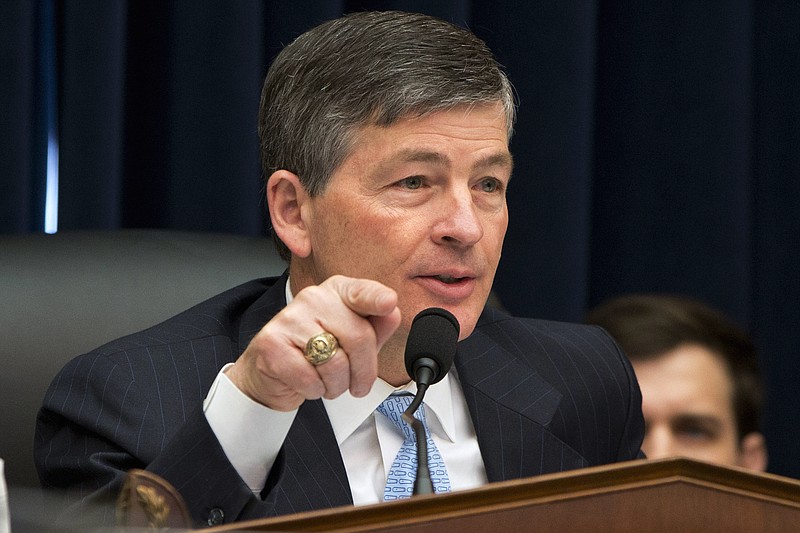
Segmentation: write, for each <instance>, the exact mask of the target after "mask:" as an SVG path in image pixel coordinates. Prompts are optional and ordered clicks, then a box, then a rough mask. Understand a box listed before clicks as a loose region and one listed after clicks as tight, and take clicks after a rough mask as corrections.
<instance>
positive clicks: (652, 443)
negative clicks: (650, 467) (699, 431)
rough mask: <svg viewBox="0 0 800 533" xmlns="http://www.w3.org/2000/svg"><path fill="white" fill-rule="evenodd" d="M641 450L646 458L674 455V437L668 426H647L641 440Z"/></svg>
mask: <svg viewBox="0 0 800 533" xmlns="http://www.w3.org/2000/svg"><path fill="white" fill-rule="evenodd" d="M642 451H643V452H644V453H645V455H647V458H648V459H660V458H663V457H674V456H675V455H676V454H677V449H676V446H675V439H674V437H673V435H672V432H671V431H670V430H669V428H665V427H661V426H657V427H649V428H648V429H647V434H646V435H645V436H644V442H642Z"/></svg>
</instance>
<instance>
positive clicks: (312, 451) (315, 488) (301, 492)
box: [266, 400, 353, 514]
mask: <svg viewBox="0 0 800 533" xmlns="http://www.w3.org/2000/svg"><path fill="white" fill-rule="evenodd" d="M275 466H276V467H277V468H275V467H273V470H272V473H271V475H270V479H268V480H267V488H266V490H267V493H269V494H270V499H272V502H271V504H272V505H271V507H272V508H273V509H274V512H275V514H288V513H299V512H303V511H310V510H313V509H321V508H326V507H338V506H342V505H352V504H353V496H352V494H351V493H350V484H349V482H348V480H347V472H346V470H345V468H344V463H343V461H342V456H341V454H340V453H339V446H338V444H337V443H336V437H335V435H334V433H333V429H332V428H331V423H330V420H329V419H328V414H327V413H326V411H325V406H324V405H323V403H322V402H321V401H319V400H315V401H306V402H304V403H303V404H302V405H301V406H300V409H299V410H298V413H297V417H296V418H295V421H294V424H293V425H292V428H291V429H290V430H289V434H288V435H287V437H286V441H285V442H284V446H283V451H282V452H281V454H280V456H279V458H278V462H277V463H276V465H275Z"/></svg>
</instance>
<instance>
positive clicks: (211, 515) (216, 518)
mask: <svg viewBox="0 0 800 533" xmlns="http://www.w3.org/2000/svg"><path fill="white" fill-rule="evenodd" d="M224 521H225V513H224V512H222V509H220V508H219V507H214V508H213V509H211V510H210V511H209V512H208V525H209V526H218V525H220V524H222V523H223V522H224Z"/></svg>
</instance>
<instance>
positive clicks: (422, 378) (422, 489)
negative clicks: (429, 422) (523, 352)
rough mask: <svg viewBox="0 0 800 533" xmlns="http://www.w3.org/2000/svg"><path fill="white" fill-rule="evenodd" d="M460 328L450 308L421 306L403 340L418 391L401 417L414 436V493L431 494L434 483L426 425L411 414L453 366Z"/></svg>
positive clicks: (409, 369)
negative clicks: (429, 390)
mask: <svg viewBox="0 0 800 533" xmlns="http://www.w3.org/2000/svg"><path fill="white" fill-rule="evenodd" d="M460 331H461V328H460V326H459V325H458V320H456V317H454V316H453V314H452V313H451V312H450V311H447V310H445V309H441V308H439V307H430V308H428V309H423V310H422V311H420V312H419V313H418V314H417V316H415V317H414V320H413V321H412V322H411V329H410V330H409V332H408V340H407V341H406V354H405V361H406V372H408V375H409V376H411V379H413V380H414V381H415V382H416V383H417V394H416V395H414V400H413V401H412V402H411V405H409V406H408V409H406V411H405V412H404V413H403V419H404V420H405V421H406V422H407V423H408V424H410V425H411V427H412V428H413V429H414V434H415V435H416V437H417V477H416V479H415V480H414V494H415V495H416V494H432V493H433V483H432V482H431V473H430V470H429V468H428V439H427V438H426V436H425V427H424V426H423V425H422V422H420V421H419V420H418V419H417V418H415V417H414V413H415V412H416V410H417V408H418V407H419V406H420V404H421V403H422V399H423V398H424V397H425V391H426V390H428V386H429V385H433V384H434V383H437V382H439V381H441V379H442V378H443V377H445V376H446V375H447V372H448V371H449V370H450V367H451V366H453V359H455V356H456V346H457V344H458V335H459V332H460Z"/></svg>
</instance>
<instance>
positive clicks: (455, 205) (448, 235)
mask: <svg viewBox="0 0 800 533" xmlns="http://www.w3.org/2000/svg"><path fill="white" fill-rule="evenodd" d="M432 209H437V210H439V211H440V213H439V219H438V222H437V223H436V225H435V226H434V231H433V239H434V240H435V241H436V242H437V243H439V244H448V245H451V246H461V247H468V246H472V245H474V244H476V243H477V242H478V241H480V240H481V238H482V237H483V221H482V219H481V217H480V212H479V210H478V207H477V206H476V205H475V202H474V200H473V198H472V192H471V191H470V190H469V189H466V190H449V191H448V192H447V193H446V194H445V195H444V197H443V199H442V202H441V203H440V205H438V206H436V207H432Z"/></svg>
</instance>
